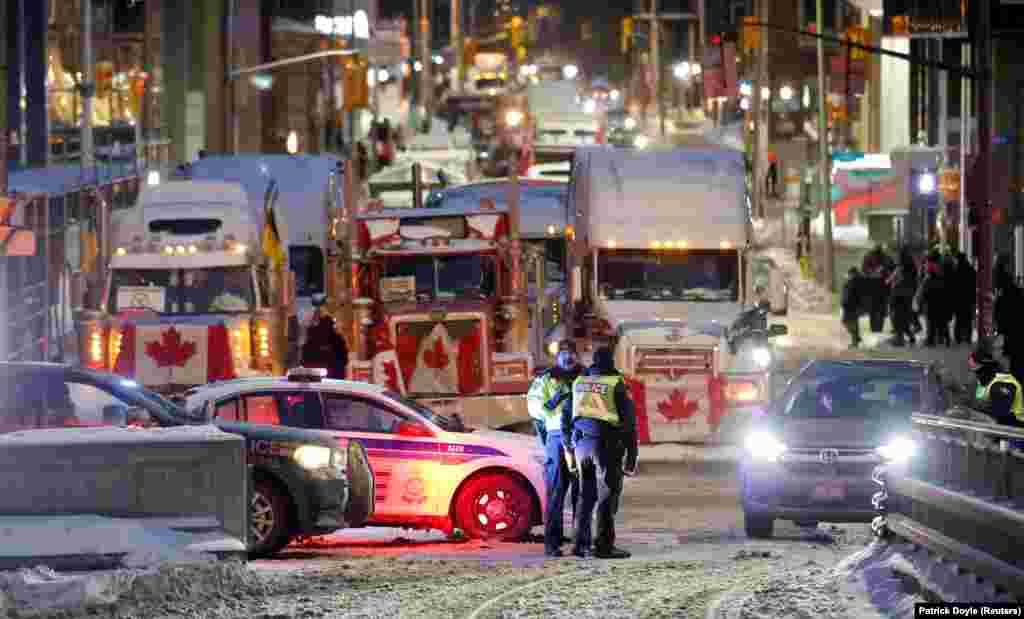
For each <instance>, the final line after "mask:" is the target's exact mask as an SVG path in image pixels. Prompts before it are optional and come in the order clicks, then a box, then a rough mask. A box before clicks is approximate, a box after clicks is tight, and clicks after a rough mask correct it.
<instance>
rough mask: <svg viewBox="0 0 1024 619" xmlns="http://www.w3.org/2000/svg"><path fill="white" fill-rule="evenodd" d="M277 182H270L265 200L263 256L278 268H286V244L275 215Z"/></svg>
mask: <svg viewBox="0 0 1024 619" xmlns="http://www.w3.org/2000/svg"><path fill="white" fill-rule="evenodd" d="M277 195H278V191H277V182H276V181H270V185H269V186H268V187H267V193H266V194H265V196H264V200H263V215H264V222H263V238H262V239H261V240H262V245H263V254H264V255H265V256H267V258H268V259H269V260H270V261H271V263H272V264H273V265H274V266H275V267H276V268H281V267H283V266H284V261H285V254H284V244H283V243H282V242H281V231H280V228H279V227H278V225H277V216H276V214H275V213H274V204H275V203H276V202H277Z"/></svg>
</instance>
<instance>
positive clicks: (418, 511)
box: [186, 368, 544, 540]
mask: <svg viewBox="0 0 1024 619" xmlns="http://www.w3.org/2000/svg"><path fill="white" fill-rule="evenodd" d="M325 375H326V372H325V371H324V370H321V369H310V368H297V369H294V370H292V371H291V372H289V374H288V376H287V377H284V378H281V377H277V378H274V377H254V378H244V379H238V380H232V381H224V382H219V383H211V384H209V385H206V386H203V387H197V388H195V389H193V390H192V391H191V392H190V393H189V395H188V397H187V400H186V407H187V408H188V410H190V411H192V414H194V415H197V416H205V418H206V419H211V420H214V421H216V420H237V421H243V422H249V423H259V424H274V425H284V426H291V427H299V428H308V429H316V430H323V431H325V432H328V433H333V434H334V435H335V436H336V437H337V438H338V440H339V441H342V442H345V441H348V440H351V439H355V440H357V441H359V442H360V443H362V445H363V446H364V447H365V448H366V451H367V454H368V456H369V459H370V465H371V467H372V468H373V473H374V478H375V480H376V505H375V510H374V514H373V515H372V516H371V517H370V519H369V520H368V521H367V522H366V524H367V525H371V526H395V527H404V528H414V529H438V530H441V531H444V532H446V533H448V534H451V533H452V532H453V530H454V529H456V528H457V529H461V530H462V532H463V533H464V534H465V535H466V536H467V537H470V538H494V539H503V540H518V539H520V538H522V537H524V536H525V535H526V534H527V533H528V532H529V531H530V529H531V527H533V526H534V525H538V524H541V522H542V513H543V509H542V507H541V506H542V505H544V475H543V465H544V453H543V450H542V449H541V448H540V446H539V445H538V444H537V441H536V439H535V438H534V437H530V436H524V435H519V434H511V433H505V432H495V431H483V430H476V429H470V428H466V427H465V426H463V425H462V422H461V421H460V420H459V419H457V418H456V419H451V418H448V417H444V416H442V415H439V414H437V413H435V412H433V411H432V410H430V409H429V408H426V407H424V406H423V405H421V404H419V403H417V402H414V401H412V400H409V399H407V398H404V397H402V396H401V395H399V394H397V393H395V392H392V391H389V390H387V389H386V388H385V387H382V386H380V385H372V384H368V383H360V382H351V381H342V380H332V379H326V378H324V377H325Z"/></svg>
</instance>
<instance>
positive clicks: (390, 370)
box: [373, 349, 406, 395]
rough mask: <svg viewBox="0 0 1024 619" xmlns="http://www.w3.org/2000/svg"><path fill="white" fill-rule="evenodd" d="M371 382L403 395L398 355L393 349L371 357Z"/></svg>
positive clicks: (403, 383) (402, 381) (402, 378)
mask: <svg viewBox="0 0 1024 619" xmlns="http://www.w3.org/2000/svg"><path fill="white" fill-rule="evenodd" d="M373 382H374V383H375V384H377V385H384V386H385V387H387V388H388V389H390V390H392V391H397V392H398V393H401V394H402V395H405V393H406V392H405V379H404V377H403V376H402V369H401V367H399V365H398V354H397V353H395V351H394V349H391V350H384V351H381V352H378V353H377V354H376V355H374V356H373Z"/></svg>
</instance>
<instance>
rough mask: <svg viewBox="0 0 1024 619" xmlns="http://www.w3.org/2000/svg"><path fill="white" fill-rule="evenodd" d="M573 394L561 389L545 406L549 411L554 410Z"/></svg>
mask: <svg viewBox="0 0 1024 619" xmlns="http://www.w3.org/2000/svg"><path fill="white" fill-rule="evenodd" d="M571 395H572V394H571V393H570V392H569V391H561V392H559V393H558V395H556V396H555V397H553V398H551V399H550V400H548V401H547V402H546V403H545V404H544V408H546V409H548V410H549V411H553V410H555V409H556V408H558V407H559V405H561V403H562V402H564V401H565V400H567V399H569V397H570V396H571Z"/></svg>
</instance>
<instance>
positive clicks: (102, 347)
mask: <svg viewBox="0 0 1024 619" xmlns="http://www.w3.org/2000/svg"><path fill="white" fill-rule="evenodd" d="M104 331H105V329H104V328H103V326H102V325H100V324H91V325H87V326H86V328H85V336H84V338H85V341H84V342H82V357H83V360H84V361H85V364H86V366H88V367H90V368H92V369H94V370H105V369H107V351H108V350H109V348H108V347H109V342H108V340H107V337H106V334H105V333H104Z"/></svg>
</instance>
